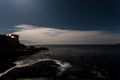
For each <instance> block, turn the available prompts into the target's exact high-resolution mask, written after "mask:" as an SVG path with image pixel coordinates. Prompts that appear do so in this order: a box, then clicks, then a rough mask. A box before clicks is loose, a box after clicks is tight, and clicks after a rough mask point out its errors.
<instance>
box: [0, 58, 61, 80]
mask: <svg viewBox="0 0 120 80" xmlns="http://www.w3.org/2000/svg"><path fill="white" fill-rule="evenodd" d="M59 67H60V65H59V64H57V63H56V62H54V61H48V60H46V61H40V62H38V63H35V64H33V65H31V66H25V67H16V68H14V69H12V70H10V71H9V72H8V73H7V74H4V75H3V76H2V77H0V80H16V79H18V78H37V77H38V78H39V77H56V76H57V73H58V72H59Z"/></svg>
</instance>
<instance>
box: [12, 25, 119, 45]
mask: <svg viewBox="0 0 120 80" xmlns="http://www.w3.org/2000/svg"><path fill="white" fill-rule="evenodd" d="M15 29H16V31H15V32H14V34H18V35H20V39H21V41H25V42H30V43H38V44H114V43H120V36H119V35H118V34H112V33H107V32H102V31H76V30H62V29H55V28H46V27H39V26H32V25H18V26H15Z"/></svg>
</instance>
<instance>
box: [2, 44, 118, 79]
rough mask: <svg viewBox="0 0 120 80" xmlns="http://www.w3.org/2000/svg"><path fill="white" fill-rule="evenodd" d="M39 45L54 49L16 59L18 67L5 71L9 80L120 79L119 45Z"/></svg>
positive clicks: (4, 73)
mask: <svg viewBox="0 0 120 80" xmlns="http://www.w3.org/2000/svg"><path fill="white" fill-rule="evenodd" d="M36 47H47V48H49V49H50V50H49V51H42V52H39V53H37V54H34V55H31V56H29V57H25V58H23V59H19V60H17V61H15V62H13V63H14V64H16V66H14V67H11V68H10V69H8V70H6V71H4V72H3V73H1V74H0V77H2V76H4V75H5V77H6V79H7V80H120V78H119V72H120V46H119V45H36ZM56 64H57V65H56ZM31 66H32V67H31ZM48 66H49V67H50V68H49V67H48ZM51 67H52V68H51ZM53 67H54V69H53ZM15 68H17V69H15ZM56 68H57V69H56ZM14 69H15V70H14ZM19 71H20V72H21V73H20V72H19ZM18 73H19V74H18ZM19 75H20V76H19ZM11 76H12V78H11ZM22 76H24V77H22ZM7 77H8V78H7ZM3 79H4V78H3Z"/></svg>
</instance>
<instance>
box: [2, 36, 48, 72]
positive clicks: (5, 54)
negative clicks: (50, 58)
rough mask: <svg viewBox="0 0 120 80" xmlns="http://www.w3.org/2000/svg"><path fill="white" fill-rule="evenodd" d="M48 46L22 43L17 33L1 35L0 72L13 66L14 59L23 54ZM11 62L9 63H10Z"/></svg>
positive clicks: (36, 51) (31, 53)
mask: <svg viewBox="0 0 120 80" xmlns="http://www.w3.org/2000/svg"><path fill="white" fill-rule="evenodd" d="M42 50H49V49H47V48H36V47H34V46H26V45H24V44H21V43H20V41H19V36H18V35H15V34H4V35H0V72H3V70H5V69H7V68H9V67H11V66H13V63H12V62H14V61H16V60H17V59H19V58H21V57H22V56H24V57H25V56H30V55H33V54H35V53H38V52H40V51H42ZM8 63H9V65H8Z"/></svg>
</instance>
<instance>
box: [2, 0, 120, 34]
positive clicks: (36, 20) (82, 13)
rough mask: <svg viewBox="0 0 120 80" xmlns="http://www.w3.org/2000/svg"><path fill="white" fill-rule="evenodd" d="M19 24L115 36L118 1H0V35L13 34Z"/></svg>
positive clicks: (119, 15)
mask: <svg viewBox="0 0 120 80" xmlns="http://www.w3.org/2000/svg"><path fill="white" fill-rule="evenodd" d="M22 24H26V25H33V26H38V27H41V26H43V27H48V28H56V29H62V30H78V31H106V32H109V33H115V34H119V32H120V27H119V26H120V1H119V0H0V32H1V33H11V32H14V29H13V28H14V26H17V25H22Z"/></svg>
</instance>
